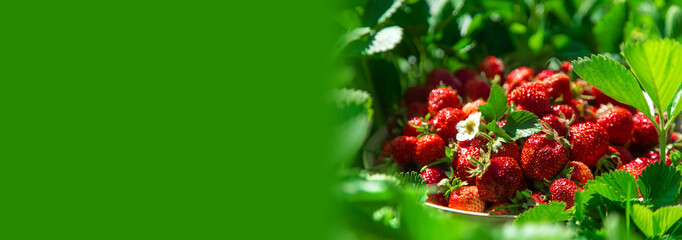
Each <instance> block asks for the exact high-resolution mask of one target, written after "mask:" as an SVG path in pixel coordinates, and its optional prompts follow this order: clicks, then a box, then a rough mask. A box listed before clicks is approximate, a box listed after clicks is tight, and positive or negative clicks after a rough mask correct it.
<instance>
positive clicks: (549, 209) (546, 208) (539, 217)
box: [514, 202, 571, 225]
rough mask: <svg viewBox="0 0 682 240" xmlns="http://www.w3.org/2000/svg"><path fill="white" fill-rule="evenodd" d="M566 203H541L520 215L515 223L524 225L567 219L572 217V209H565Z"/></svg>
mask: <svg viewBox="0 0 682 240" xmlns="http://www.w3.org/2000/svg"><path fill="white" fill-rule="evenodd" d="M564 208H566V203H564V202H550V203H549V204H540V205H537V206H535V207H533V208H531V209H528V211H525V212H524V213H522V214H521V215H519V216H518V217H517V218H516V220H514V224H518V225H523V224H526V223H547V222H561V221H567V220H568V219H570V218H571V213H570V211H564Z"/></svg>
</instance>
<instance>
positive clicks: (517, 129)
mask: <svg viewBox="0 0 682 240" xmlns="http://www.w3.org/2000/svg"><path fill="white" fill-rule="evenodd" d="M540 127H541V125H540V119H539V118H538V117H537V116H535V114H533V113H531V112H527V111H515V112H511V113H509V118H507V123H505V124H504V127H502V129H504V130H505V131H506V132H507V133H508V134H509V136H510V137H511V138H512V139H514V140H517V139H519V138H524V137H530V136H531V135H533V134H535V133H537V132H539V131H540V129H541V128H540Z"/></svg>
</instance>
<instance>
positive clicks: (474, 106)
mask: <svg viewBox="0 0 682 240" xmlns="http://www.w3.org/2000/svg"><path fill="white" fill-rule="evenodd" d="M485 104H486V101H485V100H483V99H478V100H476V101H473V102H470V103H467V104H466V105H464V107H462V111H463V112H464V114H466V116H467V117H468V116H469V115H471V114H472V113H475V112H478V107H480V106H481V105H485Z"/></svg>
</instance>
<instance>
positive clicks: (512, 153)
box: [492, 142, 521, 162]
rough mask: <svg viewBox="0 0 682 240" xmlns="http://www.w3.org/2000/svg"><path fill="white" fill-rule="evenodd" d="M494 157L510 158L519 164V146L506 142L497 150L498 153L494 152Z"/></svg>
mask: <svg viewBox="0 0 682 240" xmlns="http://www.w3.org/2000/svg"><path fill="white" fill-rule="evenodd" d="M492 157H493V158H496V157H510V158H513V159H514V160H516V161H517V162H518V161H519V159H521V153H520V152H519V145H516V143H515V142H504V143H502V145H501V146H500V147H499V148H497V152H495V151H493V154H492Z"/></svg>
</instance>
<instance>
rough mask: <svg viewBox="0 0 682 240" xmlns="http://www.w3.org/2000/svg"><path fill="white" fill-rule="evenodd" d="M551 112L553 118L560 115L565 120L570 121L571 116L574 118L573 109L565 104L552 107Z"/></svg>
mask: <svg viewBox="0 0 682 240" xmlns="http://www.w3.org/2000/svg"><path fill="white" fill-rule="evenodd" d="M571 100H573V99H571ZM551 111H552V114H553V115H554V116H557V117H561V115H564V118H566V119H567V120H570V119H571V118H573V116H575V108H574V107H572V106H569V105H565V104H557V105H554V106H552V110H551Z"/></svg>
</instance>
